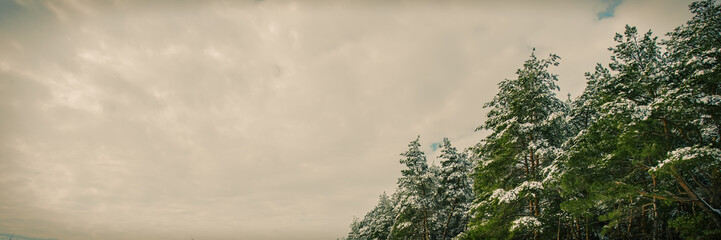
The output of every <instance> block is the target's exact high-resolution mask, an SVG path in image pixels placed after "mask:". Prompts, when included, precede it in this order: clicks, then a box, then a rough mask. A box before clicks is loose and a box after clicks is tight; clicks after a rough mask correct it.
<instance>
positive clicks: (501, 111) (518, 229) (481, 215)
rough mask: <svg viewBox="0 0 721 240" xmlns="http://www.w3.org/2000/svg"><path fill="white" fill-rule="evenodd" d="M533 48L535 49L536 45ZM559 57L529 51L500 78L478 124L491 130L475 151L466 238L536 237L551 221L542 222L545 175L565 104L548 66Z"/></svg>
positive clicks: (557, 141)
mask: <svg viewBox="0 0 721 240" xmlns="http://www.w3.org/2000/svg"><path fill="white" fill-rule="evenodd" d="M534 52H535V50H534ZM558 59H559V57H558V56H556V55H553V54H551V55H550V56H549V58H548V59H538V58H536V56H535V54H534V53H532V54H531V56H530V59H529V60H527V61H526V62H525V63H524V65H523V68H521V69H518V71H517V72H516V74H517V75H518V78H517V79H511V80H504V81H502V82H501V83H500V84H499V92H498V94H497V95H496V96H495V97H494V98H493V100H492V101H491V102H489V103H487V104H485V105H484V107H487V108H490V111H489V112H488V115H487V120H486V121H485V124H483V125H482V126H481V127H479V130H480V129H487V130H492V133H491V134H490V135H489V136H488V137H486V139H484V140H483V141H482V142H481V143H479V144H478V145H477V146H476V147H475V149H474V151H475V153H476V154H478V156H479V157H480V159H481V162H480V163H479V165H478V167H477V173H476V182H475V190H476V192H477V194H478V199H477V201H478V203H477V204H476V208H475V209H474V212H475V213H476V216H475V218H474V219H473V222H472V223H471V225H472V228H471V230H470V232H469V233H468V234H466V235H464V237H465V238H496V239H501V238H513V237H515V238H526V239H528V238H534V239H538V238H540V237H541V234H543V233H544V232H548V231H546V229H547V228H551V227H552V226H553V225H554V223H550V222H542V221H541V220H544V219H545V216H544V214H545V212H544V209H542V208H543V207H544V206H548V203H549V202H548V199H547V198H545V197H546V194H547V193H548V192H547V191H544V183H543V182H544V180H548V179H550V178H547V176H548V175H549V174H550V173H551V172H553V171H552V166H554V164H553V160H554V159H555V155H556V154H557V152H558V147H559V146H560V145H561V143H562V141H563V140H564V139H563V138H562V137H561V135H559V129H560V127H561V126H559V122H560V121H559V120H560V119H562V118H563V114H561V112H562V109H563V108H564V107H563V106H564V104H563V102H562V101H560V100H559V99H558V98H556V95H555V93H554V91H557V90H558V86H557V85H556V83H555V82H556V81H557V76H556V75H555V74H552V73H550V72H548V68H549V67H550V66H557V65H558Z"/></svg>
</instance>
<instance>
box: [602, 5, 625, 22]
mask: <svg viewBox="0 0 721 240" xmlns="http://www.w3.org/2000/svg"><path fill="white" fill-rule="evenodd" d="M603 3H604V4H606V5H607V6H606V9H605V10H603V11H601V12H599V13H598V20H602V19H604V18H611V17H613V15H614V12H615V11H616V7H618V6H619V5H621V3H623V0H603Z"/></svg>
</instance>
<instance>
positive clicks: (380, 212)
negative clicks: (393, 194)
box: [347, 192, 396, 240]
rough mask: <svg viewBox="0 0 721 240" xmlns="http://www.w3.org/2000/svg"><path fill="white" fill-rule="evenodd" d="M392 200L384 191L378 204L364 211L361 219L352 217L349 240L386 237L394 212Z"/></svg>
mask: <svg viewBox="0 0 721 240" xmlns="http://www.w3.org/2000/svg"><path fill="white" fill-rule="evenodd" d="M393 205H394V203H393V201H392V200H391V198H390V197H388V195H387V194H386V193H385V192H384V193H383V194H381V195H380V197H379V199H378V204H377V205H376V206H375V207H374V208H373V210H371V211H370V212H368V213H366V215H365V217H363V219H362V220H358V219H354V223H353V224H351V232H350V233H349V234H348V238H347V239H349V240H384V239H387V238H388V234H389V233H390V229H391V226H393V220H394V218H395V217H396V213H395V212H394V210H393Z"/></svg>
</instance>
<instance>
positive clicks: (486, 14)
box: [0, 0, 691, 240]
mask: <svg viewBox="0 0 721 240" xmlns="http://www.w3.org/2000/svg"><path fill="white" fill-rule="evenodd" d="M689 3H690V1H686V0H624V1H622V0H566V1H564V0H561V1H530V0H528V1H521V0H510V1H402V0H391V1H364V2H362V3H361V2H360V1H297V2H296V1H253V2H251V1H247V2H237V1H212V0H211V1H153V3H148V2H145V1H81V0H58V1H33V0H17V1H13V0H0V189H1V190H2V194H0V212H1V213H2V214H0V233H8V234H10V233H15V234H18V235H23V236H29V237H35V238H55V239H63V240H65V239H79V240H85V239H110V240H114V239H199V240H204V239H336V238H338V237H342V236H344V235H346V234H347V232H348V231H349V224H350V223H351V221H352V219H353V216H357V217H362V216H363V215H364V214H365V213H366V212H367V211H369V210H371V209H372V207H373V206H374V205H375V204H376V203H377V200H378V196H379V195H380V194H381V193H383V192H384V191H385V192H388V193H391V192H393V191H394V189H395V186H396V185H395V184H396V180H397V178H398V177H399V176H400V172H399V170H400V169H401V165H400V163H399V159H400V158H401V156H400V155H399V154H400V153H402V152H404V151H406V150H407V148H408V146H407V145H408V143H409V142H410V141H412V140H414V139H415V138H416V136H418V135H420V136H421V137H420V139H421V143H422V144H423V150H424V151H425V152H426V154H427V155H428V160H429V162H435V163H437V162H438V160H437V159H436V156H437V155H438V154H437V150H436V147H432V146H436V145H434V144H437V143H438V142H440V141H441V140H442V139H443V138H444V137H448V138H449V139H450V140H451V142H452V143H453V144H454V146H456V147H457V148H460V149H463V148H466V147H469V146H471V145H473V144H475V143H477V142H479V141H480V139H482V138H483V132H474V129H475V128H476V127H477V126H479V125H480V123H482V122H483V121H484V119H485V112H486V110H484V109H483V108H482V105H483V103H485V102H488V101H490V100H491V99H492V98H493V96H494V95H495V93H496V91H497V84H498V83H499V82H500V81H502V80H503V79H509V78H514V73H515V70H516V69H517V68H519V67H521V65H522V64H523V62H524V61H525V60H526V59H528V56H529V55H530V54H531V52H532V49H534V48H535V49H536V51H535V53H536V55H537V56H539V57H546V56H548V54H550V53H555V54H558V55H559V56H560V57H561V61H560V63H561V64H560V66H558V67H554V68H551V69H550V70H551V72H553V73H556V74H559V82H558V85H559V86H560V88H561V90H560V91H559V92H558V95H559V97H561V98H563V99H565V98H566V96H567V95H569V94H570V95H571V97H575V96H577V95H578V94H579V93H580V92H581V91H582V90H583V88H584V86H585V82H586V80H585V78H584V75H583V74H584V73H585V72H588V71H592V70H593V67H594V66H595V64H596V63H608V62H609V57H610V53H609V52H608V50H607V48H608V47H611V46H613V45H614V42H613V36H614V34H615V33H617V32H622V31H623V30H624V26H625V25H626V24H629V25H634V26H638V28H639V31H640V32H646V31H647V30H648V29H652V30H653V31H654V33H656V34H657V35H658V36H663V34H664V33H666V32H668V31H671V30H672V29H673V28H675V27H677V26H679V25H681V24H683V23H684V22H685V21H687V20H688V19H689V18H690V16H691V14H690V13H689V12H688V8H687V5H688V4H689ZM3 236H4V235H3Z"/></svg>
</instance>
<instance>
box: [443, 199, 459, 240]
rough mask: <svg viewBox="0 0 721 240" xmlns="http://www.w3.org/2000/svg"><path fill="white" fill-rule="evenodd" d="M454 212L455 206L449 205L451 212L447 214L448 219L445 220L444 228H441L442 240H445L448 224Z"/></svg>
mask: <svg viewBox="0 0 721 240" xmlns="http://www.w3.org/2000/svg"><path fill="white" fill-rule="evenodd" d="M454 210H456V204H452V205H451V211H450V212H449V213H448V218H447V219H446V226H445V227H444V228H443V240H446V234H448V224H450V223H451V216H453V211H454Z"/></svg>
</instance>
